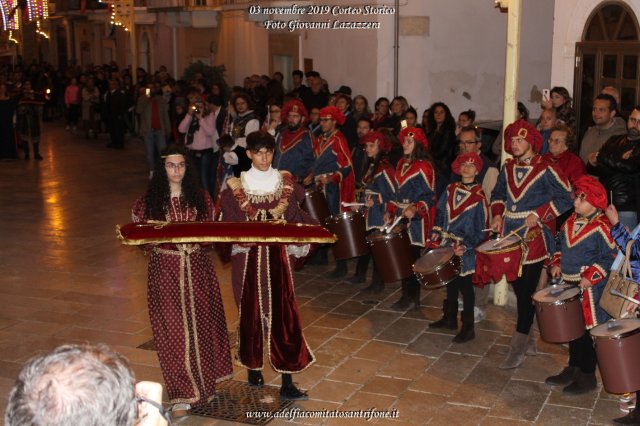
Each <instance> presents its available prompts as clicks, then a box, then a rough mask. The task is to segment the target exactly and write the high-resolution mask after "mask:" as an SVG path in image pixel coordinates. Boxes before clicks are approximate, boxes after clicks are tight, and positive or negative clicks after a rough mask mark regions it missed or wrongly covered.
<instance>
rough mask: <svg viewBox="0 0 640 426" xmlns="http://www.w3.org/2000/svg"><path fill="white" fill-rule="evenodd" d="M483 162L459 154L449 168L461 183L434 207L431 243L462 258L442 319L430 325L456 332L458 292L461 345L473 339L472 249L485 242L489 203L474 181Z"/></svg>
mask: <svg viewBox="0 0 640 426" xmlns="http://www.w3.org/2000/svg"><path fill="white" fill-rule="evenodd" d="M482 165H483V164H482V159H481V158H480V156H479V155H478V154H476V153H475V152H467V153H463V154H460V155H458V157H457V158H456V159H455V161H454V162H453V164H452V166H451V168H452V170H453V172H454V173H455V174H457V175H460V177H461V181H460V182H454V183H451V184H449V185H448V186H447V190H446V191H445V192H444V193H443V194H442V196H440V200H439V201H438V206H437V208H436V225H435V226H434V227H433V232H432V233H431V240H432V241H434V242H436V244H439V245H440V247H446V246H453V251H454V253H455V255H456V256H461V257H462V259H461V260H462V264H461V269H460V275H459V276H458V277H457V278H455V279H454V280H453V281H452V282H450V283H449V284H448V285H447V298H446V299H445V300H444V302H443V307H442V310H443V311H444V316H443V317H442V319H440V320H439V321H436V322H433V323H431V324H430V325H429V327H430V328H448V329H451V330H457V329H458V292H460V293H461V294H462V301H463V305H464V310H463V311H462V317H461V318H462V328H461V330H460V332H459V333H458V334H457V335H456V336H455V337H454V338H453V341H454V342H456V343H464V342H467V341H469V340H471V339H473V338H475V336H476V334H475V330H474V325H473V323H474V321H473V308H474V304H475V293H474V291H473V284H472V282H471V277H472V274H473V273H474V271H475V268H476V254H475V250H474V249H475V247H476V246H478V245H479V244H480V243H482V242H483V241H485V240H486V238H487V233H486V231H485V229H487V227H488V226H489V204H488V203H487V198H486V196H485V194H484V191H483V190H482V185H480V184H479V183H477V182H476V177H477V176H478V173H479V171H480V170H482Z"/></svg>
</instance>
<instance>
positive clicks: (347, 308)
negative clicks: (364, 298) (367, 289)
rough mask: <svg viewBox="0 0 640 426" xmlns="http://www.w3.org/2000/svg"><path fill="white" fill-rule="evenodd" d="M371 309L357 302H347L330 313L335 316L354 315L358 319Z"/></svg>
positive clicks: (369, 306)
mask: <svg viewBox="0 0 640 426" xmlns="http://www.w3.org/2000/svg"><path fill="white" fill-rule="evenodd" d="M372 308H373V307H372V306H371V305H365V304H363V303H362V302H360V301H358V300H347V301H346V302H344V303H343V304H342V305H340V306H338V307H337V308H335V309H333V310H332V311H331V312H332V313H336V314H344V315H355V316H358V317H359V316H361V315H364V314H365V313H367V312H369V311H370V310H371V309H372Z"/></svg>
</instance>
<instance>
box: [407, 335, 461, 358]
mask: <svg viewBox="0 0 640 426" xmlns="http://www.w3.org/2000/svg"><path fill="white" fill-rule="evenodd" d="M451 345H452V343H451V335H448V334H440V333H433V332H427V333H422V334H421V335H420V336H419V337H418V338H417V339H416V340H414V341H413V342H411V344H409V345H408V346H407V353H414V354H420V355H424V356H428V357H432V358H437V357H439V356H440V355H442V354H443V353H444V352H445V351H446V350H447V349H449V347H450V346H451Z"/></svg>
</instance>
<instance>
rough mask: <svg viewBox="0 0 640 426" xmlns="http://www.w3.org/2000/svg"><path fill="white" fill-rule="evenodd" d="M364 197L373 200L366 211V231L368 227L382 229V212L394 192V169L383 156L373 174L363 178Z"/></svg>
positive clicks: (385, 209)
mask: <svg viewBox="0 0 640 426" xmlns="http://www.w3.org/2000/svg"><path fill="white" fill-rule="evenodd" d="M364 182H365V183H366V185H365V187H364V195H365V198H371V200H373V206H371V207H369V208H368V209H367V212H366V221H367V231H368V230H370V229H382V228H383V227H384V213H385V212H386V211H387V203H389V202H391V200H393V198H394V196H395V194H396V177H395V170H394V169H393V166H392V165H391V163H389V160H387V159H386V158H383V159H382V160H380V162H379V163H378V165H377V167H376V170H375V171H374V172H373V176H369V174H367V175H366V176H365V178H364Z"/></svg>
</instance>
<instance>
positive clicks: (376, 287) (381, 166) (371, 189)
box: [350, 131, 396, 293]
mask: <svg viewBox="0 0 640 426" xmlns="http://www.w3.org/2000/svg"><path fill="white" fill-rule="evenodd" d="M360 144H361V145H363V146H364V151H365V153H366V155H367V170H366V172H365V174H364V176H363V178H362V183H363V184H364V200H362V202H363V203H364V205H365V207H366V211H365V220H366V227H367V233H371V232H373V231H375V230H381V229H382V228H384V225H385V222H384V214H385V212H386V211H387V203H389V202H390V201H391V200H393V197H394V196H395V192H396V177H395V170H394V168H393V166H392V165H391V163H390V162H389V159H388V158H387V155H388V153H389V151H391V143H390V142H389V141H388V140H387V139H386V138H385V137H384V135H383V134H382V133H380V132H377V131H373V132H369V133H366V134H365V135H363V136H362V137H361V138H360ZM353 210H354V211H357V210H358V207H353ZM370 258H371V255H370V254H369V253H367V254H365V255H364V256H360V257H359V258H358V263H357V265H356V273H355V275H354V276H353V278H352V279H351V280H350V281H351V282H352V283H354V284H357V283H361V282H365V275H366V272H367V268H368V266H369V259H370ZM382 290H384V282H383V281H382V277H381V276H380V274H379V273H378V270H377V267H376V264H375V260H374V262H373V275H372V278H371V284H370V285H369V287H367V288H366V289H365V291H367V292H373V293H380V292H381V291H382Z"/></svg>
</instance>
